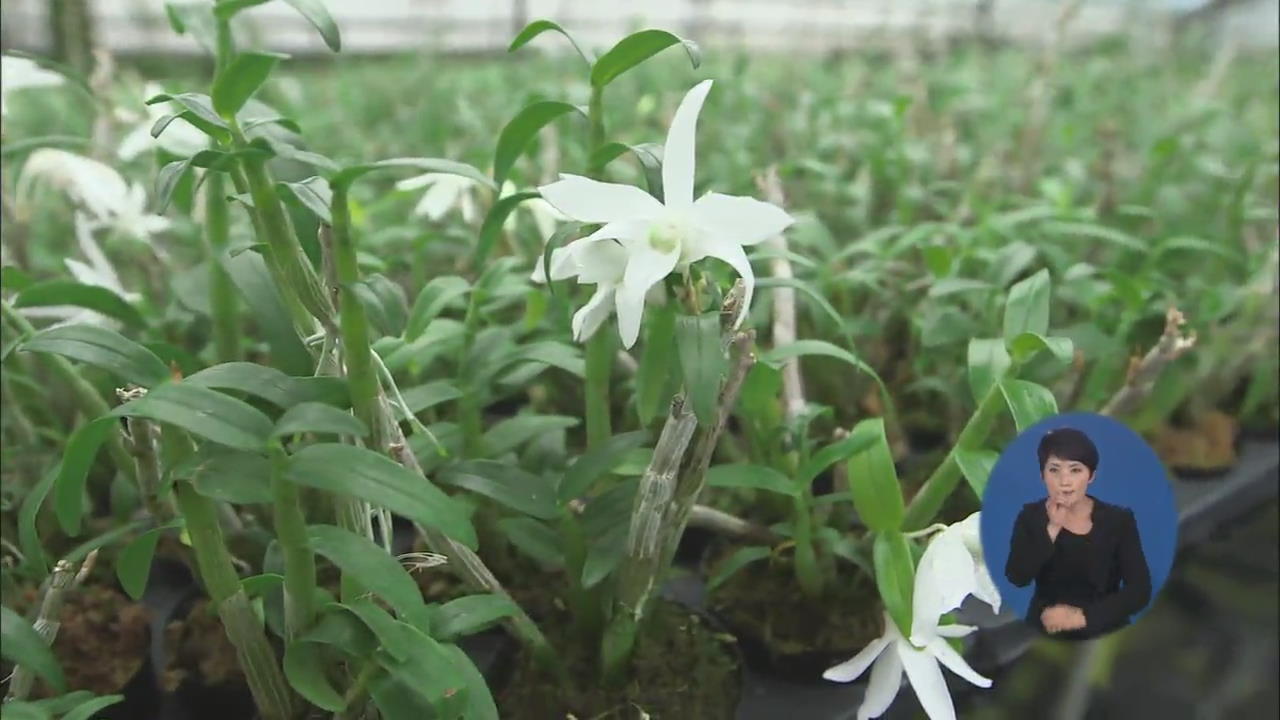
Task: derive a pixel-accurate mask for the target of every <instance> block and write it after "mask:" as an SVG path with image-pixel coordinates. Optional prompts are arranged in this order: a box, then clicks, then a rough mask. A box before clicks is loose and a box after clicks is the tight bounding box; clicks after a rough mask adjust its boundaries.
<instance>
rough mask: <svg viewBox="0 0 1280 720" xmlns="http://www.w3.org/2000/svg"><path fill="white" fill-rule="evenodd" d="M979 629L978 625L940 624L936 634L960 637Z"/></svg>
mask: <svg viewBox="0 0 1280 720" xmlns="http://www.w3.org/2000/svg"><path fill="white" fill-rule="evenodd" d="M977 629H978V627H977V626H976V625H955V624H952V625H939V626H938V629H937V630H935V631H934V634H935V635H937V636H938V637H943V638H958V637H964V636H966V635H968V634H970V633H973V632H976V631H977ZM922 644H923V643H922Z"/></svg>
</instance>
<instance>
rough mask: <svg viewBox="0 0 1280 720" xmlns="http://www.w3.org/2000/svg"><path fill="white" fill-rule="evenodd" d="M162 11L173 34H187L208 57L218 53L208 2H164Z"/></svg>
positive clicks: (214, 28)
mask: <svg viewBox="0 0 1280 720" xmlns="http://www.w3.org/2000/svg"><path fill="white" fill-rule="evenodd" d="M164 10H165V14H166V15H167V16H168V18H169V26H170V27H172V28H173V31H174V32H176V33H178V34H179V35H185V34H187V33H188V32H189V33H191V36H192V37H193V38H195V40H196V42H197V43H199V44H200V46H201V47H203V48H204V49H205V51H206V52H208V53H209V54H210V55H214V54H216V53H217V52H218V49H217V44H218V41H217V29H216V24H215V23H214V17H213V12H212V10H213V8H212V7H211V6H210V5H209V3H208V2H204V1H203V0H201V1H199V2H166V3H165V4H164Z"/></svg>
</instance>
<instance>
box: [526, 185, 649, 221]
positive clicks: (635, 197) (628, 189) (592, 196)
mask: <svg viewBox="0 0 1280 720" xmlns="http://www.w3.org/2000/svg"><path fill="white" fill-rule="evenodd" d="M538 192H540V193H542V197H543V198H545V199H546V201H547V202H549V203H551V206H552V207H554V208H555V209H556V210H559V211H560V212H562V213H564V214H565V215H566V216H568V217H569V218H572V219H574V220H577V221H578V222H585V223H610V222H615V221H618V220H638V219H642V218H650V217H654V216H655V215H657V214H658V213H660V212H662V203H660V202H658V201H657V200H656V199H655V198H654V197H653V196H652V195H650V194H649V193H647V192H645V191H643V190H641V189H640V188H638V187H635V186H634V185H619V184H617V183H607V182H600V181H598V180H592V179H590V178H585V177H582V176H580V175H568V174H564V173H562V174H561V175H560V179H559V180H558V181H556V182H553V183H551V184H550V185H543V186H541V187H539V188H538Z"/></svg>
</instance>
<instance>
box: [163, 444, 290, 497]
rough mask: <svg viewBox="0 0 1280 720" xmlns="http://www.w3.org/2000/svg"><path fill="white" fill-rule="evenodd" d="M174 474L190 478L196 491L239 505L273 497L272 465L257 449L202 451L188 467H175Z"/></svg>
mask: <svg viewBox="0 0 1280 720" xmlns="http://www.w3.org/2000/svg"><path fill="white" fill-rule="evenodd" d="M174 475H175V477H179V478H183V479H187V480H190V481H191V483H192V485H193V486H194V487H195V490H196V492H198V493H200V494H201V495H204V496H205V497H208V498H213V499H215V500H223V501H226V502H230V503H235V504H237V505H256V504H267V503H270V502H271V501H272V495H271V481H270V478H271V465H270V463H269V462H268V460H267V458H265V457H264V456H262V455H257V454H254V453H247V452H239V451H226V450H222V449H218V450H217V451H214V452H206V453H203V454H202V456H201V457H199V458H196V459H195V460H193V464H192V465H191V467H189V468H175V469H174Z"/></svg>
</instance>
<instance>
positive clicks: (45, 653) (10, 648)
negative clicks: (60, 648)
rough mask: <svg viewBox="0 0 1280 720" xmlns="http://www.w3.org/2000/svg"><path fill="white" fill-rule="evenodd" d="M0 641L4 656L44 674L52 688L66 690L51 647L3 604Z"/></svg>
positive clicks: (41, 674) (0, 611) (10, 660)
mask: <svg viewBox="0 0 1280 720" xmlns="http://www.w3.org/2000/svg"><path fill="white" fill-rule="evenodd" d="M0 641H2V642H0V656H3V657H4V659H5V660H8V661H9V662H11V663H13V664H15V665H21V666H22V667H25V668H26V669H27V670H30V671H31V672H33V673H35V674H36V675H38V676H40V677H41V678H44V680H45V681H46V682H48V683H49V685H51V686H52V687H53V689H54V690H56V691H58V692H66V691H67V679H66V678H65V677H64V676H63V674H62V668H61V667H60V666H59V665H58V659H57V658H55V657H54V656H53V649H52V648H50V647H49V645H48V643H46V642H45V641H44V638H42V637H40V635H39V633H37V632H36V631H35V628H33V627H31V625H30V624H29V623H28V622H27V621H26V620H25V619H23V617H22V616H21V615H19V614H18V613H16V612H14V611H12V610H10V609H9V608H7V607H4V606H0Z"/></svg>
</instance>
